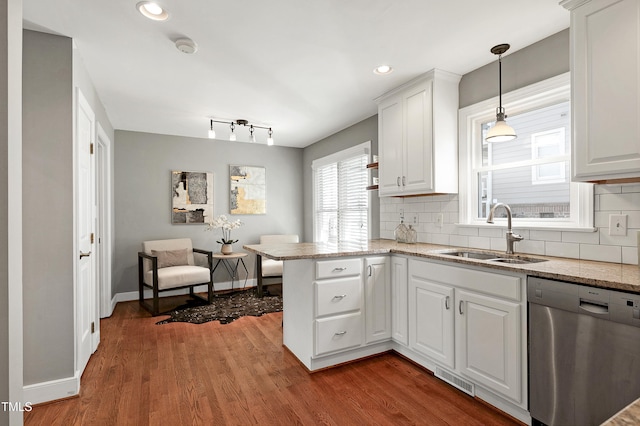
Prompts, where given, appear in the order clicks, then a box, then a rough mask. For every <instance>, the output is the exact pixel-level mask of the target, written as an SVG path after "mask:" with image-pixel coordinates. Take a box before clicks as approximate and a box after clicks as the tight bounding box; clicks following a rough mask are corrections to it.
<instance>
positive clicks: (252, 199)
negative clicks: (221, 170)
mask: <svg viewBox="0 0 640 426" xmlns="http://www.w3.org/2000/svg"><path fill="white" fill-rule="evenodd" d="M229 177H230V180H231V198H230V200H229V211H230V213H231V214H265V213H267V199H266V198H267V180H266V176H265V168H264V167H255V166H229Z"/></svg>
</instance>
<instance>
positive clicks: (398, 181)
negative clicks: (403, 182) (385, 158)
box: [396, 176, 400, 186]
mask: <svg viewBox="0 0 640 426" xmlns="http://www.w3.org/2000/svg"><path fill="white" fill-rule="evenodd" d="M396 185H398V186H400V176H398V178H397V179H396Z"/></svg>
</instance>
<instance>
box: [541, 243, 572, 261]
mask: <svg viewBox="0 0 640 426" xmlns="http://www.w3.org/2000/svg"><path fill="white" fill-rule="evenodd" d="M545 254H546V255H547V256H557V257H571V258H573V259H579V258H580V244H577V243H560V242H556V241H547V242H546V243H545Z"/></svg>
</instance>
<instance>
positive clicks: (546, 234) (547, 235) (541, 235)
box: [529, 229, 562, 241]
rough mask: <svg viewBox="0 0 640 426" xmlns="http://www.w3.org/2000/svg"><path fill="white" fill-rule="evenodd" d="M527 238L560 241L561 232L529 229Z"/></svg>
mask: <svg viewBox="0 0 640 426" xmlns="http://www.w3.org/2000/svg"><path fill="white" fill-rule="evenodd" d="M529 238H531V239H532V240H540V241H562V232H560V231H536V230H535V229H532V230H531V231H529Z"/></svg>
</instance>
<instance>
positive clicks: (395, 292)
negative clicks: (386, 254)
mask: <svg viewBox="0 0 640 426" xmlns="http://www.w3.org/2000/svg"><path fill="white" fill-rule="evenodd" d="M408 290H409V282H408V279H407V258H406V257H399V256H393V257H392V258H391V337H392V338H393V340H395V341H396V342H398V343H402V344H403V345H405V346H408V345H409V322H408V321H409V312H408V309H409V306H408V302H407V300H408V299H407V297H408Z"/></svg>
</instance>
